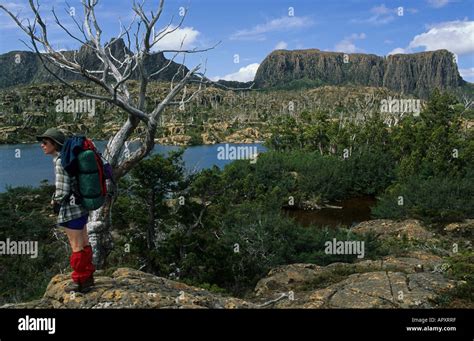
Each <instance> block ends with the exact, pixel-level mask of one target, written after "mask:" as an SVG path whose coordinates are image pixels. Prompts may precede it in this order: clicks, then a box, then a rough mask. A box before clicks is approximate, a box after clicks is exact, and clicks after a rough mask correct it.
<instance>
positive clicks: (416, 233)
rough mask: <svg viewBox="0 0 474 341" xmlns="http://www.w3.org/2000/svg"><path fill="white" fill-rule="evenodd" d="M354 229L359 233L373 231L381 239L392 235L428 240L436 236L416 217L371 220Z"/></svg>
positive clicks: (353, 229) (399, 237)
mask: <svg viewBox="0 0 474 341" xmlns="http://www.w3.org/2000/svg"><path fill="white" fill-rule="evenodd" d="M352 231H353V232H354V233H359V234H365V233H369V232H373V233H375V234H376V235H377V237H378V238H380V239H387V238H390V237H396V238H398V239H401V238H403V236H406V237H407V238H408V239H409V240H412V239H416V240H419V241H428V240H430V239H433V238H434V234H433V233H432V232H430V231H428V230H427V229H426V228H425V227H424V226H423V225H422V224H421V222H420V221H418V220H415V219H409V220H404V221H400V222H397V221H393V220H387V219H376V220H369V221H364V222H362V223H360V224H358V225H356V226H354V228H352Z"/></svg>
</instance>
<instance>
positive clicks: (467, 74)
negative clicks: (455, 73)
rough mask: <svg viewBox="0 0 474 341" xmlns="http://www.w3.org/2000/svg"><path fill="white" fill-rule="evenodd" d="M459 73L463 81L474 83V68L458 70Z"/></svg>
mask: <svg viewBox="0 0 474 341" xmlns="http://www.w3.org/2000/svg"><path fill="white" fill-rule="evenodd" d="M459 73H460V74H461V77H462V78H464V79H465V80H469V81H470V82H472V81H474V67H471V68H467V69H459Z"/></svg>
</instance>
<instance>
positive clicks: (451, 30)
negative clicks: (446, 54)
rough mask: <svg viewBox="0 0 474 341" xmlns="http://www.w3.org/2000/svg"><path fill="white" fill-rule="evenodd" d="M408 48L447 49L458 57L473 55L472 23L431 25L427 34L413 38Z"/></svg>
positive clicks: (473, 35)
mask: <svg viewBox="0 0 474 341" xmlns="http://www.w3.org/2000/svg"><path fill="white" fill-rule="evenodd" d="M408 47H409V48H410V49H413V48H417V47H424V48H425V51H432V50H439V49H447V50H449V51H451V52H454V53H456V54H459V55H462V54H468V53H474V21H466V20H464V21H460V20H456V21H448V22H443V23H439V24H436V25H433V26H431V28H430V29H429V30H428V32H425V33H422V34H419V35H417V36H415V37H414V38H413V39H412V41H411V42H410V44H409V45H408Z"/></svg>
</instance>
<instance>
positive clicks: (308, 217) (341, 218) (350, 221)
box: [284, 196, 376, 227]
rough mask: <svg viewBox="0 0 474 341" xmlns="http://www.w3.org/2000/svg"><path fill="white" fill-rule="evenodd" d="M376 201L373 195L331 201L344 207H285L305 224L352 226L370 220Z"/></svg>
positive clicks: (296, 219) (288, 213) (294, 217)
mask: <svg viewBox="0 0 474 341" xmlns="http://www.w3.org/2000/svg"><path fill="white" fill-rule="evenodd" d="M375 203H376V199H375V198H374V197H372V196H365V197H357V198H351V199H347V200H343V201H341V202H335V203H331V205H334V206H342V208H340V209H339V208H323V209H321V210H313V211H310V210H299V209H296V210H295V209H291V210H290V209H285V210H284V211H285V213H286V214H287V215H288V216H289V217H291V218H293V219H294V220H295V221H297V222H298V223H300V224H301V225H303V226H310V225H314V226H329V227H336V226H339V225H343V226H346V227H350V226H353V225H356V224H358V223H360V222H362V221H365V220H370V218H371V217H370V209H371V207H373V206H374V205H375Z"/></svg>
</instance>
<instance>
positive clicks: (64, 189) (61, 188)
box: [53, 162, 71, 203]
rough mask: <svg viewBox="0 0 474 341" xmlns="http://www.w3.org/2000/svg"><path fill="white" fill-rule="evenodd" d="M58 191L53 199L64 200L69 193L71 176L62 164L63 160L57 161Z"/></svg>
mask: <svg viewBox="0 0 474 341" xmlns="http://www.w3.org/2000/svg"><path fill="white" fill-rule="evenodd" d="M55 167H56V169H55V173H56V192H55V193H54V197H53V201H55V202H59V203H60V202H62V201H63V200H64V198H66V197H67V196H68V195H69V191H70V190H71V188H70V178H69V174H67V173H66V171H65V170H64V168H63V167H62V166H61V162H56V166H55Z"/></svg>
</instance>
